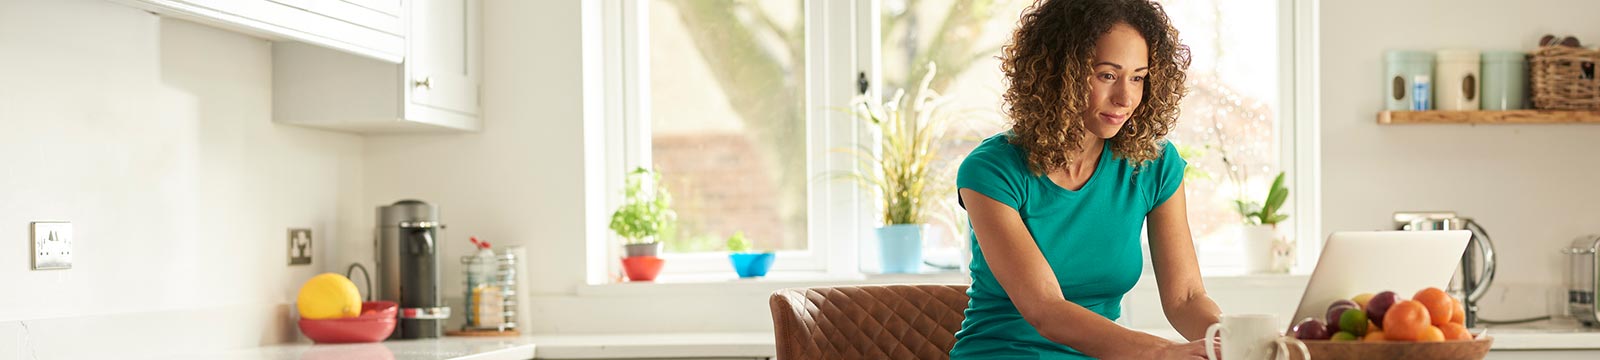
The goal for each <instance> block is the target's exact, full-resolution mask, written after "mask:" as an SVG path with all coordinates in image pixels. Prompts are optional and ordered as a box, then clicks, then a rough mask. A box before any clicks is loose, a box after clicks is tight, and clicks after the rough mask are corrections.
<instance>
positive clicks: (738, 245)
mask: <svg viewBox="0 0 1600 360" xmlns="http://www.w3.org/2000/svg"><path fill="white" fill-rule="evenodd" d="M776 259H777V254H776V253H774V252H772V251H761V252H756V251H750V241H749V240H745V238H744V232H743V231H740V232H736V233H733V236H730V237H728V261H729V262H731V263H733V272H735V273H738V274H739V277H741V278H752V277H762V276H767V270H769V269H772V261H773V260H776Z"/></svg>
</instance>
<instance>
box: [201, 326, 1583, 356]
mask: <svg viewBox="0 0 1600 360" xmlns="http://www.w3.org/2000/svg"><path fill="white" fill-rule="evenodd" d="M1145 331H1146V332H1149V333H1151V334H1155V335H1157V336H1162V337H1166V338H1170V339H1175V340H1181V338H1182V337H1181V336H1179V335H1178V333H1177V332H1176V331H1173V330H1171V329H1164V330H1145ZM1488 334H1489V336H1491V337H1494V345H1492V346H1491V348H1492V349H1493V350H1497V351H1519V350H1584V349H1591V350H1596V351H1600V329H1595V328H1582V327H1575V326H1573V325H1572V324H1552V323H1550V322H1538V323H1532V324H1521V325H1508V326H1496V327H1492V328H1490V329H1489V332H1488ZM535 347H537V351H535ZM775 351H776V349H775V348H774V347H773V337H772V333H768V332H759V333H670V334H607V335H527V336H522V337H505V338H492V337H446V338H442V339H430V340H396V341H385V342H382V343H370V344H338V345H313V344H309V343H294V344H282V345H273V346H265V347H259V348H253V349H245V350H237V351H231V352H223V353H212V354H193V355H183V356H179V357H178V358H183V359H237V360H258V359H259V360H266V359H361V360H365V359H373V360H389V359H394V360H526V359H622V358H640V357H650V358H683V357H749V358H760V357H772V356H774V355H775V354H774V352H775Z"/></svg>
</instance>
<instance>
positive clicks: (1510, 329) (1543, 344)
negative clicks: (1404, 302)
mask: <svg viewBox="0 0 1600 360" xmlns="http://www.w3.org/2000/svg"><path fill="white" fill-rule="evenodd" d="M1142 331H1144V332H1147V333H1150V334H1153V335H1156V336H1160V337H1163V338H1166V339H1169V340H1174V341H1183V336H1182V335H1179V334H1178V332H1177V331H1176V330H1172V329H1170V328H1169V329H1160V330H1149V329H1144V330H1142ZM1471 331H1472V332H1473V333H1474V334H1476V333H1479V332H1482V331H1483V329H1472V330H1471ZM1488 335H1489V337H1492V338H1494V343H1493V344H1491V345H1489V349H1490V350H1492V351H1493V350H1600V329H1597V328H1585V327H1581V326H1578V325H1577V323H1561V322H1556V323H1552V322H1549V321H1540V322H1535V323H1529V324H1518V325H1496V326H1492V327H1490V328H1489V329H1488Z"/></svg>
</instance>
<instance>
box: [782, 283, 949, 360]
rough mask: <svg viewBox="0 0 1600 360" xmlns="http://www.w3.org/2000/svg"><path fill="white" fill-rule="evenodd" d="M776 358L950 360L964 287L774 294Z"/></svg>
mask: <svg viewBox="0 0 1600 360" xmlns="http://www.w3.org/2000/svg"><path fill="white" fill-rule="evenodd" d="M770 300H771V301H770V305H771V306H772V324H773V333H774V335H775V336H776V337H777V339H776V340H777V346H778V359H780V360H795V359H949V358H950V348H951V347H953V346H955V343H956V338H955V333H956V330H960V329H961V320H962V319H964V315H962V311H964V310H966V308H967V286H966V285H871V286H836V287H814V288H803V289H783V290H778V291H776V292H773V293H772V297H771V299H770Z"/></svg>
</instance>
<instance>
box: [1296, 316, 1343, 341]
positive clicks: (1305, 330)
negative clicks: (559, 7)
mask: <svg viewBox="0 0 1600 360" xmlns="http://www.w3.org/2000/svg"><path fill="white" fill-rule="evenodd" d="M1292 330H1293V331H1294V337H1295V338H1296V339H1301V340H1327V339H1328V337H1329V336H1331V335H1332V334H1333V333H1331V332H1328V324H1326V323H1323V322H1322V320H1319V319H1317V318H1314V317H1308V318H1305V319H1303V320H1300V322H1299V323H1295V324H1294V328H1293V329H1292Z"/></svg>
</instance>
